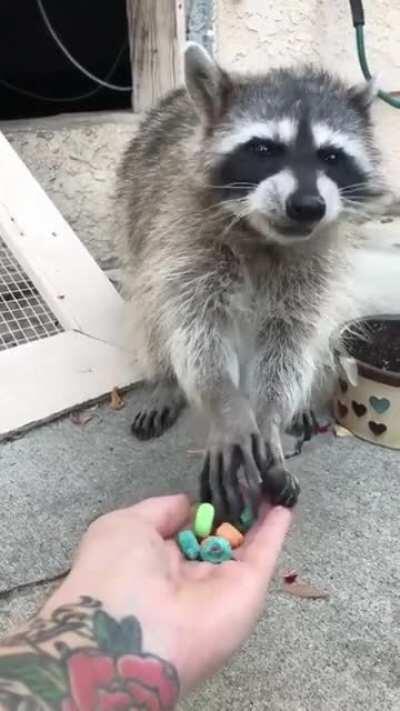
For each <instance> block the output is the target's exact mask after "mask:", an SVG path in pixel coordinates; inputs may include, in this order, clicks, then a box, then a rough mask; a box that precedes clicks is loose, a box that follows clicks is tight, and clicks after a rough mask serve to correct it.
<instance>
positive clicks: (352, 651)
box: [0, 389, 400, 711]
mask: <svg viewBox="0 0 400 711" xmlns="http://www.w3.org/2000/svg"><path fill="white" fill-rule="evenodd" d="M143 397H144V393H143V391H142V390H141V389H136V390H134V391H132V392H131V393H130V394H129V396H128V398H127V404H126V407H125V408H124V409H123V410H121V411H120V412H114V411H112V410H111V409H110V408H109V406H108V405H107V404H105V405H102V406H99V407H98V408H97V409H96V411H95V416H94V418H93V419H92V420H91V421H90V422H89V423H88V424H86V425H85V426H83V427H82V426H78V425H76V424H74V423H73V422H72V421H71V420H70V419H69V418H66V419H63V420H60V421H58V422H55V423H53V424H50V425H46V426H45V427H42V428H40V429H37V430H35V431H32V432H30V433H28V434H26V435H25V436H24V437H23V438H22V439H19V440H16V441H14V442H9V443H4V444H2V445H1V447H0V468H1V480H2V500H3V506H2V517H1V520H0V536H1V541H2V546H1V553H0V590H1V593H0V598H1V599H0V624H1V629H2V631H6V630H8V629H10V628H11V627H12V626H13V625H14V624H15V623H17V622H20V621H21V620H23V619H25V618H26V616H27V615H30V614H31V613H32V612H33V611H34V610H35V609H36V607H37V605H38V604H40V601H41V600H42V599H43V597H44V596H45V595H46V594H48V591H49V590H50V589H51V584H49V583H46V582H43V581H46V580H51V579H53V578H54V577H55V576H57V575H59V574H60V573H62V572H63V571H65V570H66V569H67V568H68V565H69V563H70V559H71V554H72V552H73V550H74V547H75V545H76V544H77V542H78V540H79V538H80V536H81V534H82V532H83V531H84V529H85V527H86V526H87V524H88V523H89V522H90V521H91V520H92V519H93V518H94V517H95V516H97V515H98V514H100V513H102V512H106V511H110V510H112V509H114V508H116V507H119V506H126V505H127V504H130V503H133V502H134V501H137V500H138V499H140V498H142V497H144V496H148V495H153V494H160V493H167V492H176V491H180V490H186V491H195V489H196V483H197V482H196V480H197V475H198V473H199V467H200V458H199V456H198V455H196V454H192V453H191V450H193V449H196V448H197V447H198V443H197V442H196V441H195V440H193V438H192V435H191V430H192V428H191V421H190V417H189V416H188V415H186V416H183V417H182V418H181V420H180V422H179V423H178V424H177V425H176V426H175V427H174V428H173V429H172V430H171V431H170V432H169V433H168V434H166V435H165V436H164V437H163V438H161V439H159V440H156V441H154V442H150V443H145V444H140V443H138V442H137V441H135V440H134V439H133V438H132V436H131V435H130V433H129V424H130V421H131V419H132V416H133V413H134V411H135V409H136V407H137V405H138V403H140V402H141V401H142V399H143ZM291 466H292V469H293V471H294V472H295V473H296V474H297V475H298V476H299V478H300V480H301V483H302V489H303V491H302V497H301V503H300V505H299V510H298V515H297V520H296V523H295V525H294V527H293V530H292V532H291V535H290V538H289V540H288V542H287V545H286V549H285V552H284V555H283V556H282V559H281V561H280V565H279V568H278V572H277V575H276V578H275V580H274V583H273V586H272V591H271V594H270V596H269V599H268V601H267V606H266V611H265V614H264V616H263V618H262V620H261V622H260V624H259V625H258V627H257V629H256V631H255V633H254V634H253V636H252V638H251V639H250V641H249V642H248V643H247V645H246V646H245V647H244V649H242V650H241V652H240V653H239V654H238V655H237V656H236V658H235V659H234V660H233V661H232V662H231V663H230V664H229V665H228V667H227V668H226V669H225V670H224V671H223V672H222V673H221V674H219V675H218V676H217V677H216V678H214V679H213V680H212V681H210V682H209V683H208V684H207V685H205V686H204V687H203V688H202V689H200V690H199V691H198V692H197V693H196V694H194V696H193V698H192V699H190V700H188V701H186V702H184V703H183V704H182V705H181V709H182V711H189V709H192V710H193V709H196V710H198V711H202V710H203V709H205V708H207V709H208V710H209V711H219V710H220V709H230V711H239V710H240V711H242V710H243V709H257V710H259V711H261V710H262V709H268V710H269V711H336V710H337V711H339V710H340V711H347V710H348V711H350V710H351V711H358V710H360V711H361V709H362V710H363V711H365V709H369V710H370V711H384V710H386V709H387V710H389V709H390V710H391V711H394V710H395V709H399V708H400V553H399V545H398V541H399V539H400V523H399V516H398V501H399V499H400V471H399V469H400V467H399V455H398V454H397V453H396V452H392V451H387V450H384V449H380V448H378V447H374V446H372V445H369V444H365V443H362V442H360V441H358V440H356V439H353V438H346V439H335V438H334V437H333V436H332V435H330V434H326V435H320V436H319V437H318V438H317V439H316V440H315V441H314V444H311V445H309V446H308V448H306V449H305V450H304V454H303V455H302V456H301V457H299V458H296V459H293V460H292V462H291ZM287 567H294V568H295V569H296V570H297V571H298V572H299V573H300V574H301V576H302V577H303V578H305V579H306V580H308V581H310V582H312V583H313V584H315V585H317V586H318V587H319V588H321V589H323V590H326V591H328V592H329V593H330V598H329V599H328V600H318V601H310V600H302V599H295V598H292V597H289V596H288V595H286V594H285V593H284V592H283V591H282V587H281V579H280V574H281V573H282V571H283V570H284V569H286V568H287ZM39 581H41V582H39ZM13 590H14V592H12V591H13Z"/></svg>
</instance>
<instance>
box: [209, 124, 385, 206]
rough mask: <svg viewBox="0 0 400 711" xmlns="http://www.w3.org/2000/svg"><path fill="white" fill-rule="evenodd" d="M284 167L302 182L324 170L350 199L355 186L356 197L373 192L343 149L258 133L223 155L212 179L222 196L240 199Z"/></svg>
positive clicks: (358, 167) (312, 179)
mask: <svg viewBox="0 0 400 711" xmlns="http://www.w3.org/2000/svg"><path fill="white" fill-rule="evenodd" d="M283 169H288V170H290V171H291V172H292V173H293V175H294V176H295V178H296V179H297V181H298V183H299V185H302V184H304V182H305V181H306V182H307V183H310V181H311V182H315V181H316V178H317V174H318V173H319V172H323V173H325V175H327V176H328V177H329V178H330V179H331V180H332V181H333V182H334V183H335V184H336V185H337V187H338V188H339V190H343V189H345V191H346V197H347V198H348V199H350V198H351V197H352V186H354V190H355V195H354V197H357V200H362V199H365V198H367V197H369V196H370V195H371V194H372V193H371V189H370V186H369V179H368V176H367V175H366V174H365V173H364V171H363V170H362V169H361V168H360V166H359V165H358V164H357V162H356V161H355V159H354V158H353V157H352V156H350V155H348V154H347V153H346V151H345V150H344V149H343V148H341V147H339V146H335V145H324V146H321V147H320V148H318V149H317V148H315V146H314V145H312V144H308V143H307V141H306V143H305V144H304V142H303V143H302V144H300V145H299V144H298V143H297V142H296V143H295V144H294V145H285V144H284V143H281V142H279V141H274V140H273V139H269V138H262V137H257V136H254V137H252V138H251V139H250V140H249V141H247V142H246V143H242V144H240V145H238V146H237V147H236V148H235V149H234V150H233V151H232V152H231V153H229V154H227V155H226V156H224V158H223V159H222V161H221V162H220V163H219V164H218V165H217V166H216V167H215V168H214V171H213V176H212V182H213V184H214V185H217V186H218V187H219V189H220V190H221V189H222V190H223V193H222V194H221V192H220V193H219V197H223V198H226V199H228V198H241V197H244V196H246V195H247V194H248V193H249V192H251V191H252V190H254V188H255V187H257V185H258V184H259V183H261V182H262V181H263V180H266V179H267V178H270V177H272V176H273V175H275V174H276V173H279V172H280V171H281V170H283ZM355 186H357V187H355Z"/></svg>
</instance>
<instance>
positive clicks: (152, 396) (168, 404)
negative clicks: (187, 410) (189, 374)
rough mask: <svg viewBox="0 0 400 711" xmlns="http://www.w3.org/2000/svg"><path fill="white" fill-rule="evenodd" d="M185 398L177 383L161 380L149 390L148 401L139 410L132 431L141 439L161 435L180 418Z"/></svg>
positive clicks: (144, 439)
mask: <svg viewBox="0 0 400 711" xmlns="http://www.w3.org/2000/svg"><path fill="white" fill-rule="evenodd" d="M185 404H186V403H185V398H184V396H183V393H182V392H181V391H180V390H179V388H178V386H177V385H176V384H175V383H170V382H168V381H166V382H160V383H158V384H156V385H155V386H153V388H152V390H151V391H150V392H149V396H148V401H147V403H146V405H144V407H143V409H142V410H139V412H138V413H137V415H136V417H135V419H134V420H133V423H132V426H131V432H132V434H134V435H135V437H137V438H138V439H140V440H141V441H143V442H144V441H146V440H148V439H152V438H153V437H160V436H161V435H162V434H163V433H164V432H165V431H166V430H167V429H169V427H172V425H173V424H174V422H175V421H176V420H177V419H178V417H179V414H180V412H181V410H182V409H183V408H184V406H185Z"/></svg>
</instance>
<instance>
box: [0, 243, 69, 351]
mask: <svg viewBox="0 0 400 711" xmlns="http://www.w3.org/2000/svg"><path fill="white" fill-rule="evenodd" d="M62 331H63V328H62V326H61V324H60V323H59V322H58V321H57V318H56V317H55V315H54V314H53V313H52V311H51V309H49V307H48V306H47V304H46V302H45V301H44V300H43V298H42V297H41V295H40V294H39V292H38V290H37V289H36V287H35V286H34V284H33V283H32V282H31V280H30V279H29V277H28V275H27V274H25V272H24V270H23V269H22V267H21V265H20V264H19V263H18V261H17V260H16V258H15V257H14V255H13V253H12V252H11V251H10V250H9V248H8V247H7V245H6V244H5V242H4V240H3V239H2V238H1V236H0V351H3V350H6V349H7V348H14V347H15V346H19V345H21V344H23V343H30V342H31V341H38V340H40V339H42V338H47V337H48V336H54V335H55V334H56V333H61V332H62Z"/></svg>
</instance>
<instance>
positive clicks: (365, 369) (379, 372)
mask: <svg viewBox="0 0 400 711" xmlns="http://www.w3.org/2000/svg"><path fill="white" fill-rule="evenodd" d="M368 321H397V322H398V323H399V324H400V314H370V315H368V316H360V318H355V319H351V320H349V321H346V322H345V323H344V324H343V325H342V326H341V327H340V329H339V330H338V331H336V333H335V334H334V336H333V339H334V343H333V344H332V346H333V353H334V355H335V357H336V358H339V357H340V356H347V357H350V358H352V357H354V356H350V355H349V353H347V351H346V350H345V349H344V348H343V347H342V346H341V344H340V343H338V341H339V339H340V337H341V336H342V335H343V333H344V332H345V331H346V330H347V329H348V328H349V326H350V325H351V324H360V323H365V322H368ZM354 360H355V362H356V363H357V368H358V371H359V373H360V375H362V376H364V377H366V378H368V379H369V380H374V381H375V382H380V383H383V384H385V385H392V386H394V387H400V372H395V371H394V370H383V368H377V367H376V366H375V365H370V364H369V363H365V361H362V360H358V359H357V358H354Z"/></svg>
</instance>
